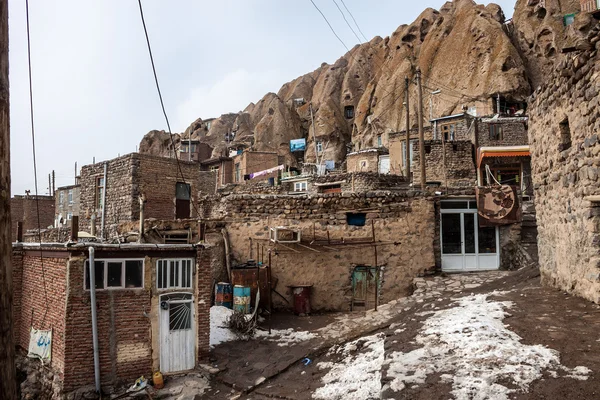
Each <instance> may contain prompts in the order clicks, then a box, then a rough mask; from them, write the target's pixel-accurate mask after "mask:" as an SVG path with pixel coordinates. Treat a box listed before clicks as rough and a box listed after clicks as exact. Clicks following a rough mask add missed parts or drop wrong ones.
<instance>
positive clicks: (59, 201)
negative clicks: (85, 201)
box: [54, 184, 81, 226]
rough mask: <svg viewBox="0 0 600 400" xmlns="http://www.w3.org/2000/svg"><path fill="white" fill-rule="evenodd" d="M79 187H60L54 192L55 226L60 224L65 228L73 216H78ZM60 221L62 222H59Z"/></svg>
mask: <svg viewBox="0 0 600 400" xmlns="http://www.w3.org/2000/svg"><path fill="white" fill-rule="evenodd" d="M80 190H81V186H80V185H79V184H77V185H70V186H62V187H59V188H57V189H56V191H55V192H54V200H55V202H56V203H55V207H54V220H55V226H58V224H61V225H63V226H67V225H68V224H69V221H71V219H72V218H73V216H79V193H80ZM61 220H62V222H61Z"/></svg>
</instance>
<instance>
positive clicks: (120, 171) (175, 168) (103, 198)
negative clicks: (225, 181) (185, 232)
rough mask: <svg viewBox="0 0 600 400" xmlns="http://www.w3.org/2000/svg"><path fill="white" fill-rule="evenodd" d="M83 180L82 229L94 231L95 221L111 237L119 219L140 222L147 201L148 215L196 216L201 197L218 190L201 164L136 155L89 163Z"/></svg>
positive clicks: (162, 218)
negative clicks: (141, 205)
mask: <svg viewBox="0 0 600 400" xmlns="http://www.w3.org/2000/svg"><path fill="white" fill-rule="evenodd" d="M80 184H81V194H80V206H79V207H80V208H79V229H80V230H81V231H88V232H89V231H90V230H91V225H92V220H94V221H95V222H94V226H95V231H96V232H98V233H99V234H100V235H102V236H103V237H105V238H108V237H109V236H110V235H112V234H114V231H115V229H116V226H117V225H118V224H119V223H121V222H127V221H138V220H139V218H140V210H141V207H140V204H141V203H140V200H141V199H142V200H143V201H144V218H155V219H161V220H174V219H185V218H194V217H196V215H197V207H196V202H197V199H198V197H199V196H203V195H206V194H214V192H215V184H216V177H215V174H214V173H213V172H210V171H208V172H206V171H200V167H199V165H198V164H197V163H195V162H188V161H178V160H176V159H172V158H164V157H158V156H152V155H147V154H139V153H131V154H127V155H124V156H121V157H118V158H115V159H112V160H109V161H106V162H102V163H97V164H92V165H85V166H83V167H82V168H81V178H80ZM142 196H143V197H142ZM103 217H104V218H103ZM102 221H104V224H105V226H104V229H105V230H106V234H104V232H103V230H102Z"/></svg>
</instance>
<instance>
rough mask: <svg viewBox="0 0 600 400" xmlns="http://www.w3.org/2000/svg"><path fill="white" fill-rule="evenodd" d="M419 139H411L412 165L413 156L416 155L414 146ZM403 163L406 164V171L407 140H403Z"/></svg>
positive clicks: (410, 160)
mask: <svg viewBox="0 0 600 400" xmlns="http://www.w3.org/2000/svg"><path fill="white" fill-rule="evenodd" d="M417 141H418V139H411V141H410V159H409V162H410V165H412V162H413V157H414V153H415V150H414V146H415V143H417ZM402 165H403V166H404V171H406V140H404V141H403V142H402Z"/></svg>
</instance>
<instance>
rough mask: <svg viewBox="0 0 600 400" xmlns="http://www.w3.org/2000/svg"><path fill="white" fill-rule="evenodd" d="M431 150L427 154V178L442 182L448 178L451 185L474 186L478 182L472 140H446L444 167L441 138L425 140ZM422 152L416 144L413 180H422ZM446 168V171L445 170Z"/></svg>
mask: <svg viewBox="0 0 600 400" xmlns="http://www.w3.org/2000/svg"><path fill="white" fill-rule="evenodd" d="M425 146H426V151H427V148H430V149H431V150H430V151H429V153H427V152H426V154H425V168H426V174H427V176H426V179H427V181H428V182H431V181H437V182H441V183H442V184H445V183H446V179H447V180H448V186H449V187H459V188H460V187H473V186H476V184H477V174H476V169H475V163H474V162H473V143H472V142H471V141H470V140H455V141H452V142H446V143H445V148H446V165H445V168H444V146H443V145H442V141H441V140H427V141H425ZM420 162H421V153H420V151H419V146H418V144H415V145H414V161H413V169H412V170H413V182H415V183H417V182H419V183H420V182H421V169H420V167H419V165H420ZM444 170H446V172H445V171H444Z"/></svg>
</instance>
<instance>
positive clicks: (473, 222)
mask: <svg viewBox="0 0 600 400" xmlns="http://www.w3.org/2000/svg"><path fill="white" fill-rule="evenodd" d="M440 219H441V223H440V225H441V226H440V244H441V249H442V271H446V272H461V271H486V270H495V269H498V268H499V267H500V257H499V249H498V244H499V243H498V242H499V238H498V228H497V227H483V228H482V227H479V221H478V216H477V205H476V204H475V202H474V201H472V200H471V201H468V200H451V201H443V202H442V203H441V218H440Z"/></svg>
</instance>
